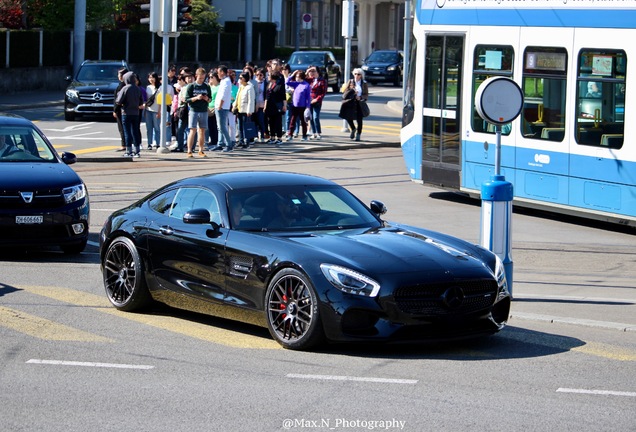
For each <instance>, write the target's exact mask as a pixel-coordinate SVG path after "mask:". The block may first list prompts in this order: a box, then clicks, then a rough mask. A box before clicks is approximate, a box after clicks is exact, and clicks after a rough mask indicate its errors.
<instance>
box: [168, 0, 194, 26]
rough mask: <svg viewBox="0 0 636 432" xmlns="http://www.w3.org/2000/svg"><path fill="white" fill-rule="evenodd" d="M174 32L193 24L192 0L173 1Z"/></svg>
mask: <svg viewBox="0 0 636 432" xmlns="http://www.w3.org/2000/svg"><path fill="white" fill-rule="evenodd" d="M172 2H173V3H172V29H171V30H172V31H174V32H177V31H179V29H181V28H183V27H188V26H189V25H190V24H192V17H191V16H190V12H192V6H190V0H172Z"/></svg>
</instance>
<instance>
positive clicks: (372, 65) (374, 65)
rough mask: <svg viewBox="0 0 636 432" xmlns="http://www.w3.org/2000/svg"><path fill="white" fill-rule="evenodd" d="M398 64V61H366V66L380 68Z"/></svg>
mask: <svg viewBox="0 0 636 432" xmlns="http://www.w3.org/2000/svg"><path fill="white" fill-rule="evenodd" d="M396 64H398V62H388V63H386V62H368V63H364V65H365V66H367V67H370V68H375V67H380V68H385V67H388V66H393V65H396Z"/></svg>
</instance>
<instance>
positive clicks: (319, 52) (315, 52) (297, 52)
mask: <svg viewBox="0 0 636 432" xmlns="http://www.w3.org/2000/svg"><path fill="white" fill-rule="evenodd" d="M330 52H331V51H314V50H309V51H294V52H293V53H292V54H308V53H311V54H325V53H330ZM332 54H333V53H332Z"/></svg>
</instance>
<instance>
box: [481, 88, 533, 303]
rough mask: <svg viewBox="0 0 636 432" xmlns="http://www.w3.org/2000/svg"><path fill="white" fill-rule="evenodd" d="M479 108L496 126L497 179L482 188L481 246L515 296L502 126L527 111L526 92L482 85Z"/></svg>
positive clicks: (509, 188) (510, 191)
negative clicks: (501, 267) (498, 261)
mask: <svg viewBox="0 0 636 432" xmlns="http://www.w3.org/2000/svg"><path fill="white" fill-rule="evenodd" d="M475 108H476V109H477V112H478V113H479V115H480V116H481V118H482V119H484V120H485V121H487V122H488V123H491V124H493V125H495V133H496V140H497V141H496V142H497V144H496V148H495V175H493V176H491V178H490V180H489V181H486V182H484V183H483V184H482V187H481V200H482V201H481V236H480V237H481V242H480V244H481V245H482V246H483V247H485V248H487V249H488V250H490V251H492V252H493V253H495V254H496V255H497V256H498V257H499V258H501V261H502V262H503V265H504V269H505V272H506V280H507V281H508V290H509V291H510V295H511V296H512V268H513V262H512V238H511V237H512V199H513V195H514V194H513V187H512V183H510V182H507V181H506V179H505V177H504V176H503V175H501V130H502V126H503V125H505V124H507V123H510V122H511V121H513V120H514V119H516V118H517V117H518V116H519V114H520V113H521V109H522V108H523V91H522V90H521V88H520V87H519V86H518V85H517V83H516V82H514V81H513V80H511V79H509V78H505V77H501V76H497V77H491V78H488V79H487V80H486V81H484V82H483V83H481V85H480V86H479V88H478V89H477V93H476V94H475Z"/></svg>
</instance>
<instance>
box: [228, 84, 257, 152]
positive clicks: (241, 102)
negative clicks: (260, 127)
mask: <svg viewBox="0 0 636 432" xmlns="http://www.w3.org/2000/svg"><path fill="white" fill-rule="evenodd" d="M255 106H256V93H255V92H254V86H253V85H252V82H251V80H250V74H249V72H243V73H241V75H239V88H238V92H237V94H236V100H235V101H234V104H233V106H232V111H235V112H236V113H237V114H236V117H237V119H238V133H239V138H238V143H237V145H236V146H237V147H243V148H244V149H248V148H250V142H251V141H252V140H253V139H254V137H253V136H251V137H250V136H248V134H247V133H246V124H247V122H251V120H250V116H251V115H252V114H253V113H254V109H255Z"/></svg>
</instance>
